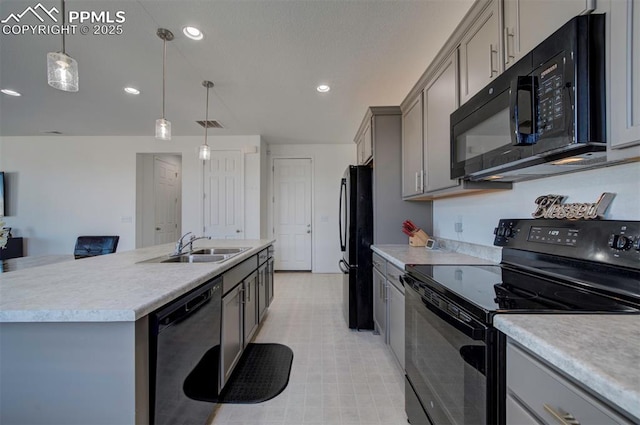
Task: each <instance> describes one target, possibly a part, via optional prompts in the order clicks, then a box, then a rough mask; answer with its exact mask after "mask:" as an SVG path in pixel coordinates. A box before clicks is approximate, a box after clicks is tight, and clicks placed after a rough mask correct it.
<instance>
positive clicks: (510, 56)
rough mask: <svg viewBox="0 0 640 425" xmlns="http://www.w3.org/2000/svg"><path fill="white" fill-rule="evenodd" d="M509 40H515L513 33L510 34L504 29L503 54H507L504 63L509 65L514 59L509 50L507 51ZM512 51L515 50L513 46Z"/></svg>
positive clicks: (506, 28) (507, 29) (507, 28)
mask: <svg viewBox="0 0 640 425" xmlns="http://www.w3.org/2000/svg"><path fill="white" fill-rule="evenodd" d="M509 38H511V39H513V40H515V33H510V32H509V27H504V49H505V52H506V53H507V60H506V61H505V62H506V63H510V62H511V59H515V58H516V57H515V56H514V55H512V54H511V49H509ZM513 50H515V46H514V49H513Z"/></svg>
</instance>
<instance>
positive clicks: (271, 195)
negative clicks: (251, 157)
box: [267, 155, 316, 273]
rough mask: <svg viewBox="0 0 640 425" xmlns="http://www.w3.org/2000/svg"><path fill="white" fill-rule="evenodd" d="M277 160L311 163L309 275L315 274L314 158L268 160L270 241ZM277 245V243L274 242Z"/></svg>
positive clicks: (283, 156)
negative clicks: (299, 160) (303, 160)
mask: <svg viewBox="0 0 640 425" xmlns="http://www.w3.org/2000/svg"><path fill="white" fill-rule="evenodd" d="M277 159H308V160H310V161H311V273H315V269H314V267H315V265H316V249H315V243H316V237H315V232H316V230H315V229H316V223H315V207H314V205H315V198H316V196H315V193H316V188H315V178H314V176H315V158H314V157H313V155H271V159H270V165H271V166H270V167H269V168H271V169H270V170H269V199H271V202H269V208H268V210H269V211H268V214H269V228H268V229H267V230H268V232H267V234H268V235H269V238H271V239H275V235H274V232H275V227H276V223H275V217H274V209H275V208H274V207H275V188H274V186H275V166H276V165H275V164H276V160H277ZM276 243H277V241H276Z"/></svg>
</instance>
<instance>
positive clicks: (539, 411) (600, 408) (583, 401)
mask: <svg viewBox="0 0 640 425" xmlns="http://www.w3.org/2000/svg"><path fill="white" fill-rule="evenodd" d="M507 392H508V394H510V395H515V397H516V398H517V399H518V400H521V401H522V403H523V404H524V405H525V406H526V407H527V409H528V410H530V411H531V412H533V413H534V414H535V415H536V416H539V417H540V418H542V419H543V420H544V421H546V422H548V423H550V424H555V423H560V422H559V421H558V419H556V418H555V417H554V415H553V413H552V412H550V410H549V409H553V410H554V411H555V412H557V413H558V414H560V415H563V414H570V415H572V416H573V417H574V418H575V420H576V421H577V422H576V424H578V423H579V424H580V425H589V424H593V425H597V424H598V425H599V424H630V423H631V422H630V421H629V420H627V419H625V418H623V417H622V416H620V415H618V414H617V413H615V412H614V411H613V410H612V409H611V408H609V407H608V406H606V405H605V404H604V403H603V402H602V401H600V400H598V399H596V398H595V397H593V396H591V395H590V394H588V393H587V392H585V391H584V390H582V389H581V388H579V387H578V385H576V384H574V383H572V382H570V381H569V380H567V379H566V378H564V377H563V376H561V375H559V374H558V373H556V372H555V371H553V370H552V369H551V368H549V367H548V366H546V365H544V364H543V363H541V362H540V361H538V360H536V359H534V358H533V357H531V356H530V355H529V354H527V353H526V352H524V351H523V350H522V349H520V348H519V347H517V346H515V345H514V344H513V343H509V344H508V345H507Z"/></svg>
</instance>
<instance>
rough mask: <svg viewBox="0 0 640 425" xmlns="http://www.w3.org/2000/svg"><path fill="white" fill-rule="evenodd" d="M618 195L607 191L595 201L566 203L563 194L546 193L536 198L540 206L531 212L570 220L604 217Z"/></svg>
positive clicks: (537, 216) (535, 215)
mask: <svg viewBox="0 0 640 425" xmlns="http://www.w3.org/2000/svg"><path fill="white" fill-rule="evenodd" d="M615 196H616V194H615V193H608V192H605V193H603V194H602V195H600V198H598V200H597V201H596V202H593V203H590V204H589V203H574V204H565V203H564V200H565V199H566V198H567V197H566V196H563V195H544V196H539V197H538V199H536V200H535V203H536V204H537V205H538V208H537V209H536V210H535V211H534V212H533V214H531V215H532V216H533V218H558V219H569V220H579V219H584V220H592V219H598V218H604V213H605V211H606V210H607V208H609V204H611V201H613V198H614V197H615Z"/></svg>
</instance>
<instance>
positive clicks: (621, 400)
mask: <svg viewBox="0 0 640 425" xmlns="http://www.w3.org/2000/svg"><path fill="white" fill-rule="evenodd" d="M494 325H495V327H496V328H498V329H499V330H501V331H502V332H504V333H505V334H506V335H508V336H509V337H510V338H512V339H513V340H514V341H516V342H518V343H519V344H521V345H522V346H524V347H526V348H527V349H529V350H530V351H531V352H533V353H535V354H536V355H538V356H539V357H541V358H542V359H544V360H545V361H547V362H548V363H550V364H551V365H553V366H555V367H557V368H558V369H559V370H562V371H563V372H564V373H565V374H567V375H568V376H570V377H572V378H573V379H574V380H576V381H578V382H579V383H581V384H583V385H584V386H585V387H587V388H590V389H591V390H592V391H594V392H595V393H597V394H599V395H600V396H601V397H602V398H603V399H605V400H608V401H609V402H611V403H612V404H613V405H617V406H619V407H620V408H622V409H623V410H626V411H627V412H628V413H630V414H631V415H633V416H635V418H636V420H638V419H640V316H639V315H615V314H601V315H577V314H546V315H541V314H513V315H511V314H502V315H500V314H499V315H496V317H495V318H494Z"/></svg>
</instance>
